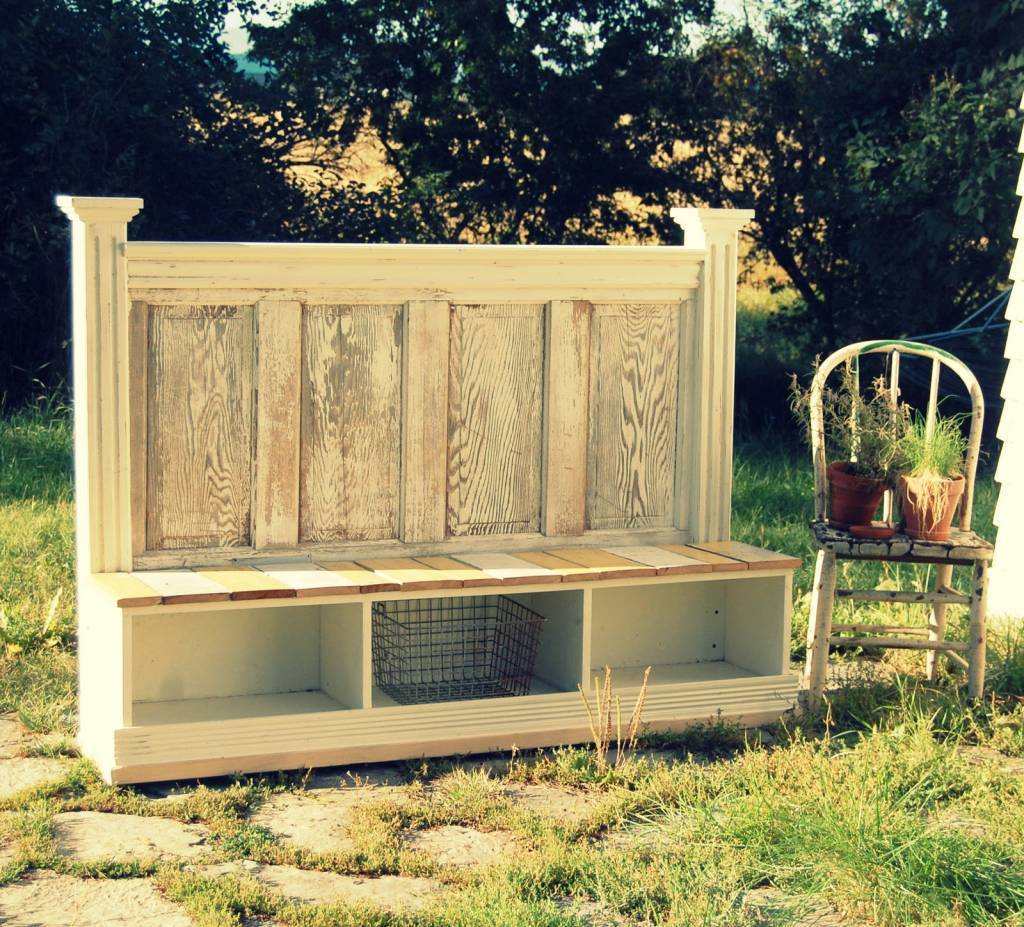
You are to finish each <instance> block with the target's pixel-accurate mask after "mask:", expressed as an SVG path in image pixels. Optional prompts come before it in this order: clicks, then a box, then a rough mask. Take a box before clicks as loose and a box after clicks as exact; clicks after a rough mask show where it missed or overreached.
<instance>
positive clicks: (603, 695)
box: [577, 666, 651, 773]
mask: <svg viewBox="0 0 1024 927" xmlns="http://www.w3.org/2000/svg"><path fill="white" fill-rule="evenodd" d="M650 677H651V667H649V666H648V667H647V669H645V670H644V675H643V679H641V681H640V691H639V692H638V693H637V696H636V704H635V705H634V706H633V711H632V713H631V714H630V716H629V720H628V721H627V722H626V728H625V732H623V728H622V700H621V699H620V698H619V696H617V695H615V694H614V691H613V686H612V668H611V667H610V666H606V667H605V668H604V682H603V683H602V681H601V679H600V678H599V677H597V676H595V677H594V701H595V706H594V708H593V709H592V708H591V707H590V700H589V699H588V698H587V694H586V692H584V691H583V686H577V688H578V689H579V691H580V698H582V699H583V707H584V708H585V709H586V711H587V720H588V721H589V723H590V737H591V739H592V740H593V742H594V750H595V752H596V754H597V771H598V772H599V773H605V772H606V771H607V770H608V751H609V750H610V749H611V745H612V738H613V736H614V738H615V747H616V751H615V764H614V767H613V768H614V769H619V768H620V767H621V766H622V764H623V763H625V761H626V759H627V757H629V756H631V755H632V754H633V752H634V751H635V750H636V742H637V738H638V737H639V735H640V729H641V725H642V724H643V711H644V704H645V703H646V701H647V683H648V681H649V680H650ZM613 726H614V730H613Z"/></svg>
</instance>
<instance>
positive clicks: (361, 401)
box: [299, 305, 402, 543]
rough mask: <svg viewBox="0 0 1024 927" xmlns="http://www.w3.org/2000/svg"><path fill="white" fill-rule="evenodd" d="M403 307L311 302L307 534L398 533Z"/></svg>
mask: <svg viewBox="0 0 1024 927" xmlns="http://www.w3.org/2000/svg"><path fill="white" fill-rule="evenodd" d="M401 314H402V307H401V306H392V305H386V306H385V305H362V306H356V305H315V306H306V308H305V312H304V313H303V318H302V367H303V370H302V450H301V454H300V502H299V539H300V541H303V542H321V543H322V542H330V541H347V540H378V539H381V538H393V537H397V536H398V519H399V497H400V487H399V479H400V477H401V440H402V436H401V374H402V318H401Z"/></svg>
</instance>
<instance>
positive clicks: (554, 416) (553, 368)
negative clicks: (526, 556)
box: [542, 300, 593, 537]
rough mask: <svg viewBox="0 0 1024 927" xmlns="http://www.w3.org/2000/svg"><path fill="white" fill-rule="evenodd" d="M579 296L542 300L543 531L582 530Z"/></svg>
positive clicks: (584, 337)
mask: <svg viewBox="0 0 1024 927" xmlns="http://www.w3.org/2000/svg"><path fill="white" fill-rule="evenodd" d="M592 312H593V307H592V306H591V304H590V303H588V302H583V301H580V300H575V301H570V300H556V301H553V302H550V303H548V308H547V313H546V327H545V334H546V338H545V351H544V356H545V365H544V516H543V527H542V530H543V532H544V534H546V535H549V536H561V537H568V536H572V535H577V534H583V531H584V529H585V528H586V519H587V437H588V408H589V405H590V318H591V313H592Z"/></svg>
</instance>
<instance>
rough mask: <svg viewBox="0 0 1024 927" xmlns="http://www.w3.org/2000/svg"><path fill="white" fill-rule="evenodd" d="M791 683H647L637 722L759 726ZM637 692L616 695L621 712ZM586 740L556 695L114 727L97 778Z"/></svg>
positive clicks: (567, 696) (784, 705)
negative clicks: (108, 762) (107, 760)
mask: <svg viewBox="0 0 1024 927" xmlns="http://www.w3.org/2000/svg"><path fill="white" fill-rule="evenodd" d="M798 684H799V681H798V678H797V677H796V676H795V675H782V676H756V677H747V678H740V679H730V680H716V681H713V682H711V681H709V682H699V683H684V684H677V685H665V686H652V687H651V688H650V690H649V692H648V697H647V706H646V708H645V710H644V719H645V722H646V725H647V729H648V731H650V732H662V731H678V730H682V729H685V728H686V727H689V726H691V725H693V724H697V723H701V722H707V721H714V720H719V719H727V720H730V721H735V722H738V723H741V724H744V725H756V724H764V723H768V722H770V721H774V720H776V719H778V718H779V717H780V716H781V715H782V714H783V713H784V712H786V711H788V710H790V709H792V708H793V707H794V705H795V703H796V697H797V690H798ZM636 691H637V690H636V689H624V690H622V691H621V693H620V694H621V695H622V696H623V702H624V706H625V707H628V706H630V705H631V704H632V701H633V699H634V698H635V695H636ZM589 740H590V730H589V728H588V726H587V722H586V716H585V712H584V709H583V705H582V702H581V700H580V696H579V694H578V693H570V692H563V693H557V694H553V695H533V696H526V697H524V698H514V699H486V700H480V701H472V702H448V703H445V704H442V705H417V706H406V707H401V708H371V709H359V710H339V711H327V712H312V713H306V714H287V715H274V716H267V717H259V718H242V719H234V720H225V721H200V722H193V723H186V724H154V725H149V726H139V727H130V728H122V729H120V730H118V731H115V732H114V734H113V750H112V754H113V765H112V766H111V767H110V768H108V769H104V770H102V772H103V774H104V778H106V779H108V780H109V781H111V782H115V783H132V782H149V781H157V780H166V779H183V778H199V777H204V776H218V775H226V774H230V773H237V772H270V771H275V770H279V769H298V768H309V767H318V766H335V765H344V764H350V763H367V762H386V761H392V760H400V759H414V758H418V757H436V756H449V755H453V754H466V753H486V752H491V751H498V750H509V749H511V748H512V747H516V748H518V749H524V750H525V749H532V748H535V747H551V746H559V745H564V744H576V743H586V742H588V741H589ZM268 748H270V749H269V750H268Z"/></svg>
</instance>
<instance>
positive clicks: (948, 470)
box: [897, 415, 967, 541]
mask: <svg viewBox="0 0 1024 927" xmlns="http://www.w3.org/2000/svg"><path fill="white" fill-rule="evenodd" d="M963 420H964V416H962V415H952V416H948V417H942V416H938V417H936V420H935V423H934V425H933V426H932V427H931V428H929V427H928V423H927V421H926V420H925V419H924V418H922V417H921V416H919V415H918V416H915V417H914V418H913V419H912V420H911V421H910V422H909V423H908V425H907V428H906V431H905V434H904V437H903V441H902V443H901V447H900V454H901V467H900V469H901V470H902V471H903V472H902V473H901V474H900V476H899V481H898V485H897V494H898V496H899V501H900V509H901V511H902V512H903V521H904V530H905V531H906V532H907V534H908V535H909V536H910V537H912V538H916V539H918V540H924V541H948V540H949V530H950V526H951V525H952V523H953V515H954V514H955V513H956V508H957V505H958V504H959V502H960V497H961V496H962V495H963V492H964V485H965V480H964V474H963V467H964V455H965V454H966V452H967V439H966V438H965V437H964V434H963V428H962V424H963Z"/></svg>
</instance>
